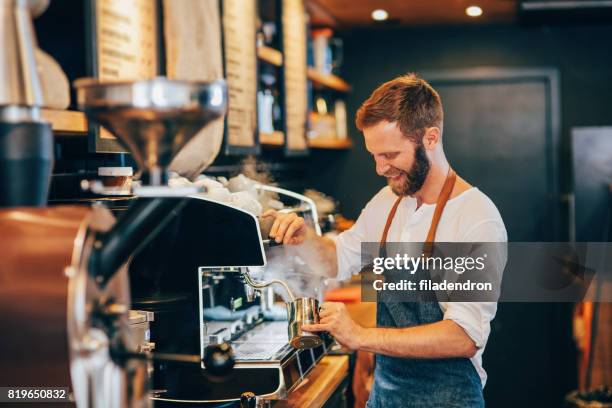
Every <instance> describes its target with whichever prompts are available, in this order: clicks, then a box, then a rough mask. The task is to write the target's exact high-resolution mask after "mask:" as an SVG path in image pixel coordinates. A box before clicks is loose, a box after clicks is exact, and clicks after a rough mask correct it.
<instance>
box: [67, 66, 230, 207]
mask: <svg viewBox="0 0 612 408" xmlns="http://www.w3.org/2000/svg"><path fill="white" fill-rule="evenodd" d="M75 87H76V89H77V99H78V105H79V107H80V108H81V109H83V110H84V111H85V113H86V114H87V117H88V118H89V119H90V120H92V121H94V122H96V123H98V124H100V125H102V126H104V127H105V128H106V129H108V130H109V131H110V132H111V133H113V134H114V135H115V136H117V137H118V138H119V140H120V142H121V143H122V144H123V145H124V146H125V147H126V148H127V149H128V150H129V151H130V153H132V155H133V157H134V159H135V161H136V163H137V164H138V166H139V168H140V169H141V170H142V172H143V174H142V184H143V186H145V187H144V188H143V189H142V191H141V192H139V193H137V194H138V195H147V194H145V192H146V191H147V188H148V190H149V191H151V188H150V187H155V186H164V185H166V184H167V181H168V175H167V168H168V166H169V164H170V162H171V161H172V159H173V158H174V156H176V154H177V153H178V152H179V150H181V148H183V147H184V146H185V145H186V144H187V142H189V140H191V138H193V136H195V135H196V134H197V133H198V132H199V131H200V130H201V129H202V128H203V127H205V126H206V125H207V124H209V123H210V122H211V121H213V120H215V119H217V118H220V117H221V116H223V114H224V113H225V109H226V104H227V103H226V100H227V97H226V86H225V82H224V81H222V80H219V81H213V82H191V81H190V82H187V81H179V80H171V79H167V78H163V77H157V78H153V79H149V80H141V81H117V82H108V81H104V82H102V81H100V80H98V79H92V78H84V79H79V80H77V81H76V82H75ZM154 191H157V192H159V191H160V190H159V189H154ZM155 195H159V194H155ZM161 195H165V194H161Z"/></svg>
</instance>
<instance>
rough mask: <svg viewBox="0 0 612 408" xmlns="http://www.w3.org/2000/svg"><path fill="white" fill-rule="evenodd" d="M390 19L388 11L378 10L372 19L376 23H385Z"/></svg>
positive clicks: (373, 13) (374, 12)
mask: <svg viewBox="0 0 612 408" xmlns="http://www.w3.org/2000/svg"><path fill="white" fill-rule="evenodd" d="M388 17H389V13H387V10H383V9H376V10H374V11H373V12H372V18H373V19H374V20H376V21H384V20H386V19H387V18H388Z"/></svg>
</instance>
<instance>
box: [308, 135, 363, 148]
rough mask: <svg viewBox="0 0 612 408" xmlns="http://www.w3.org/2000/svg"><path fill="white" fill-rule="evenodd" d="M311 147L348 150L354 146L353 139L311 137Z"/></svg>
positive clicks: (309, 143)
mask: <svg viewBox="0 0 612 408" xmlns="http://www.w3.org/2000/svg"><path fill="white" fill-rule="evenodd" d="M308 147H310V148H311V149H331V150H346V149H350V148H351V147H353V142H351V139H348V138H347V139H311V140H309V141H308Z"/></svg>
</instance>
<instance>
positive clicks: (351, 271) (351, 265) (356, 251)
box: [336, 208, 367, 280]
mask: <svg viewBox="0 0 612 408" xmlns="http://www.w3.org/2000/svg"><path fill="white" fill-rule="evenodd" d="M366 210H367V208H366V209H364V210H363V211H361V214H360V215H359V218H358V219H357V221H356V222H355V224H353V226H352V227H351V228H350V229H348V230H346V231H344V232H343V233H341V234H340V235H338V237H336V256H337V258H338V275H337V279H338V280H347V279H350V278H351V276H352V275H355V274H357V273H359V271H360V270H361V243H362V242H364V241H366V223H365V217H366Z"/></svg>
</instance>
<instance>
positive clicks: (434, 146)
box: [266, 74, 507, 408]
mask: <svg viewBox="0 0 612 408" xmlns="http://www.w3.org/2000/svg"><path fill="white" fill-rule="evenodd" d="M356 125H357V128H358V129H359V130H361V131H362V132H363V135H364V139H365V145H366V149H367V150H368V152H369V153H370V154H371V155H372V157H373V158H374V161H375V163H376V172H377V173H378V175H380V176H383V177H386V178H387V182H388V185H387V186H386V187H384V188H383V189H381V190H380V191H379V192H378V193H377V194H376V195H375V196H374V197H373V198H372V199H371V200H370V202H369V203H368V204H367V205H366V207H365V208H364V209H363V210H362V212H361V215H360V216H359V219H358V220H357V222H356V223H355V225H354V226H353V227H352V228H351V229H350V230H348V231H345V232H343V233H342V234H340V235H339V236H338V237H337V239H336V240H335V241H333V240H331V239H329V238H325V237H319V236H317V235H316V234H315V233H314V231H312V230H311V229H309V228H308V227H307V226H306V225H305V223H304V219H302V218H300V217H298V216H296V215H295V214H292V213H291V214H278V213H275V212H273V211H270V212H268V213H266V215H267V216H275V217H276V218H275V221H274V224H273V226H272V229H271V232H270V236H271V237H272V238H274V239H275V240H276V241H277V242H282V243H284V244H287V245H295V246H296V250H297V251H298V252H301V253H302V254H303V255H304V256H305V257H309V256H313V255H314V256H318V259H322V263H323V264H326V265H330V266H329V270H328V271H327V272H328V274H329V276H330V277H336V278H338V279H347V278H349V277H350V276H351V274H352V273H357V272H358V271H359V269H360V266H361V265H360V264H361V253H360V249H361V248H360V246H361V243H362V242H382V243H384V242H433V241H434V240H436V241H438V242H506V241H507V234H506V229H505V226H504V223H503V221H502V218H501V216H500V214H499V212H498V210H497V208H496V207H495V205H494V204H493V202H492V201H491V200H490V199H489V198H488V197H487V196H486V195H485V194H484V193H482V192H481V191H480V190H478V188H476V187H474V186H472V185H470V184H469V183H468V182H467V181H465V180H464V179H463V178H461V177H460V176H459V175H457V174H456V173H455V172H454V171H453V170H452V168H451V167H450V165H449V163H448V161H447V159H446V157H445V154H444V149H443V144H442V128H443V110H442V103H441V99H440V96H439V95H438V93H437V92H436V91H435V90H434V89H433V88H432V87H431V86H430V85H429V84H428V83H427V82H425V81H424V80H422V79H420V78H419V77H418V76H416V75H414V74H409V75H405V76H400V77H398V78H395V79H393V80H391V81H389V82H387V83H385V84H383V85H381V86H380V87H379V88H377V89H376V90H375V91H374V92H373V93H372V95H371V96H370V97H369V98H368V99H367V100H366V101H365V102H364V103H363V104H362V105H361V107H360V108H359V110H358V111H357V117H356ZM498 257H499V262H498V263H497V267H498V268H500V269H499V271H498V272H499V273H501V271H503V267H504V265H505V253H503V254H498ZM496 309H497V304H496V303H494V302H487V303H475V302H471V303H460V302H455V303H451V302H448V303H444V302H440V303H438V302H435V301H434V302H411V303H396V304H393V305H390V304H385V303H380V302H379V304H378V305H377V316H376V320H377V327H376V328H364V327H361V326H359V325H358V324H356V323H355V322H354V321H353V320H352V319H351V317H350V316H349V314H348V312H347V310H346V309H345V307H344V304H342V303H332V302H327V303H323V304H322V306H321V311H320V318H321V320H320V324H315V325H309V326H304V327H303V328H304V330H308V331H313V332H318V331H326V332H329V333H330V334H331V335H333V336H334V337H335V339H336V340H337V341H338V342H339V343H341V344H343V345H344V346H346V347H349V348H351V349H356V350H363V351H369V352H373V353H376V368H375V372H374V384H373V387H372V391H371V394H370V397H369V400H368V405H367V406H368V407H370V408H379V407H400V406H401V407H407V406H410V407H416V406H418V407H450V406H457V407H483V406H484V400H483V395H482V389H483V387H484V385H485V381H486V373H485V371H484V370H483V368H482V353H483V351H484V348H485V345H486V343H487V338H488V335H489V332H490V321H491V320H492V319H493V318H494V316H495V313H496Z"/></svg>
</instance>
